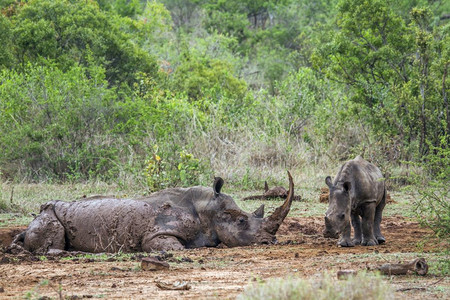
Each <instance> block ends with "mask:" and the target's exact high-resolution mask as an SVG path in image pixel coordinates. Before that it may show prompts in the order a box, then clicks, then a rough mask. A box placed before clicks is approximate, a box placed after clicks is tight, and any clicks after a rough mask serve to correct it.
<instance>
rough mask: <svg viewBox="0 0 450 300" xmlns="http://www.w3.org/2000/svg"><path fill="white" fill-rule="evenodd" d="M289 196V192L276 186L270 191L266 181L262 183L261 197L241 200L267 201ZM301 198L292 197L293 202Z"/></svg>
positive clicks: (255, 196)
mask: <svg viewBox="0 0 450 300" xmlns="http://www.w3.org/2000/svg"><path fill="white" fill-rule="evenodd" d="M288 195H289V190H286V189H285V188H284V187H282V186H276V187H273V188H271V189H269V186H268V184H267V181H264V194H262V195H253V196H248V197H245V198H243V199H242V200H244V201H246V200H268V199H276V198H281V199H286V198H287V196H288ZM301 200H302V197H301V196H294V199H293V201H301Z"/></svg>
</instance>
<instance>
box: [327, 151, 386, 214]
mask: <svg viewBox="0 0 450 300" xmlns="http://www.w3.org/2000/svg"><path fill="white" fill-rule="evenodd" d="M346 181H347V182H350V183H351V186H352V188H351V191H350V196H351V200H352V207H356V206H358V205H360V204H363V203H367V202H373V201H375V202H376V203H377V204H378V203H379V202H380V201H381V199H382V198H383V195H384V188H385V187H384V180H383V175H382V173H381V171H380V169H378V167H376V166H375V165H373V164H371V163H369V162H367V161H366V160H364V159H362V158H361V157H357V158H356V159H354V160H350V161H348V162H346V163H345V164H344V165H343V166H342V168H341V170H340V171H339V173H338V175H337V176H336V178H335V180H334V184H335V185H339V184H342V183H344V182H346Z"/></svg>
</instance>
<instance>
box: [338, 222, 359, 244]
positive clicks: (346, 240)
mask: <svg viewBox="0 0 450 300" xmlns="http://www.w3.org/2000/svg"><path fill="white" fill-rule="evenodd" d="M351 231H352V228H351V226H350V222H348V226H346V227H345V229H344V230H343V232H342V234H341V236H340V237H339V241H338V245H339V246H341V247H353V246H355V244H354V243H353V241H352V239H351V238H350V234H351Z"/></svg>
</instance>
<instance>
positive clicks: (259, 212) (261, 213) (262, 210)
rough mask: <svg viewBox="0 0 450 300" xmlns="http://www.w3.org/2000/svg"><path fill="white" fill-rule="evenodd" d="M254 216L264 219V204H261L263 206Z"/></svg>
mask: <svg viewBox="0 0 450 300" xmlns="http://www.w3.org/2000/svg"><path fill="white" fill-rule="evenodd" d="M253 216H255V218H262V217H264V204H261V206H260V207H259V208H258V209H257V210H255V211H254V212H253Z"/></svg>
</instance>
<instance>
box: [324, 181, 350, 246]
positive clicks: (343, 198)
mask: <svg viewBox="0 0 450 300" xmlns="http://www.w3.org/2000/svg"><path fill="white" fill-rule="evenodd" d="M325 183H326V184H327V185H328V188H329V189H330V196H329V205H328V210H327V212H326V214H325V231H324V232H323V235H324V237H330V238H339V237H342V235H343V234H344V233H346V232H349V230H351V227H350V213H351V201H350V189H351V183H350V182H348V181H346V182H343V183H338V184H336V185H334V184H333V183H332V182H331V177H330V176H328V177H327V178H326V179H325Z"/></svg>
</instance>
